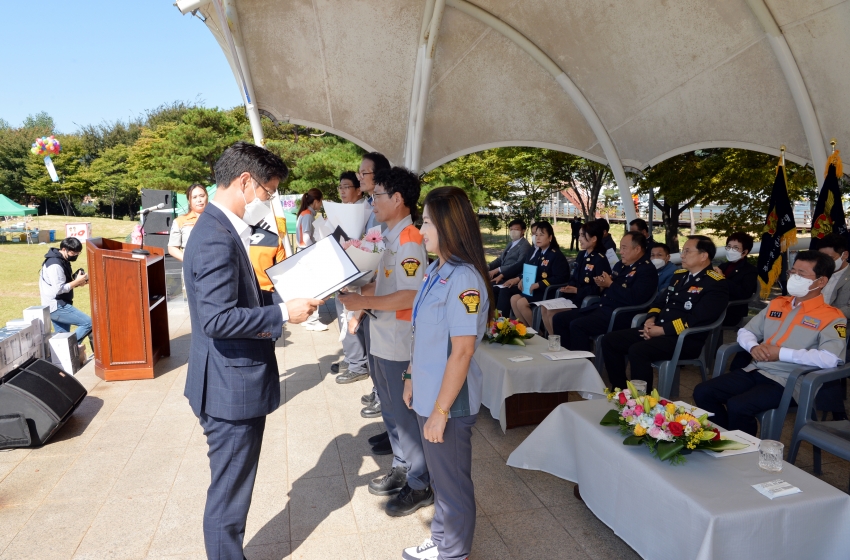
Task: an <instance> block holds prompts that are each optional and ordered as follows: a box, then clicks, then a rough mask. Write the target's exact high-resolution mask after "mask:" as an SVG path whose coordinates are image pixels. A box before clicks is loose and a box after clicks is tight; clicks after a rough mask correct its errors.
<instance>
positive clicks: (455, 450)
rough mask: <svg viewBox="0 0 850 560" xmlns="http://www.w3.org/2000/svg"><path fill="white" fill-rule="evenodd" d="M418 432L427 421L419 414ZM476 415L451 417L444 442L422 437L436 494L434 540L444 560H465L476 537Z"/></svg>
mask: <svg viewBox="0 0 850 560" xmlns="http://www.w3.org/2000/svg"><path fill="white" fill-rule="evenodd" d="M416 418H417V420H418V422H419V431H420V432H422V431H423V430H424V428H425V422H426V421H427V420H428V419H427V418H425V417H424V416H419V415H418V414H417V415H416ZM475 419H476V417H475V416H461V417H458V418H449V421H448V423H447V424H446V430H445V431H444V432H443V443H431V442H430V441H427V440H425V439H424V438H423V440H422V444H423V445H424V446H425V461H426V462H427V463H428V472H429V473H430V474H431V489H432V490H433V491H434V518H433V520H432V521H431V540H432V541H434V543H435V544H436V545H437V550H438V551H439V553H440V559H441V560H464V559H465V558H467V557H468V556H469V553H470V552H471V551H472V537H473V535H474V534H475V488H474V486H473V484H472V426H474V425H475Z"/></svg>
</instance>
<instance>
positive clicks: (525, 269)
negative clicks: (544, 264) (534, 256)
mask: <svg viewBox="0 0 850 560" xmlns="http://www.w3.org/2000/svg"><path fill="white" fill-rule="evenodd" d="M535 280H537V266H536V265H533V264H524V265H522V293H524V294H525V295H527V296H530V295H531V285H532V284H534V281H535Z"/></svg>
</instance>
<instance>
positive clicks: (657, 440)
mask: <svg viewBox="0 0 850 560" xmlns="http://www.w3.org/2000/svg"><path fill="white" fill-rule="evenodd" d="M627 387H628V388H627V389H623V390H622V391H621V390H620V389H619V388H616V389H614V390H613V391H609V390H608V389H606V390H605V394H606V395H607V397H608V401H609V402H613V403H614V405H615V406H616V407H617V408H616V409H615V410H609V411H608V413H607V414H605V416H604V417H603V418H602V421H601V422H600V424H602V425H603V426H618V427H619V428H620V433H622V434H624V435H626V436H627V437H626V439H624V440H623V445H641V444H644V445H646V446H647V447H649V449H650V452H651V453H652V455H654V456H656V457H658V458H659V459H660V460H662V461H670V462H671V463H672V464H674V465H678V464H682V463H684V462H685V461H686V459H685V457H684V456H685V455H686V454H688V453H690V452H691V451H693V450H694V449H708V450H711V451H723V450H725V449H743V448H744V447H746V445H744V444H742V443H738V442H737V441H732V440H728V439H723V438H722V436H721V433H720V430H718V429H717V428H715V427H714V425H713V424H712V423H711V422H709V421H708V415H707V414H703V415H702V416H700V417H699V418H697V417H696V416H694V415H693V414H691V410H689V409H687V408H685V407H683V406H677V405H676V404H675V403H672V402H670V401H668V400H665V399H662V398H661V397H659V396H658V391H656V390H654V389H653V391H652V394H650V395H646V394H644V393H643V392H639V391H637V389H635V387H634V385H632V384H631V382H627Z"/></svg>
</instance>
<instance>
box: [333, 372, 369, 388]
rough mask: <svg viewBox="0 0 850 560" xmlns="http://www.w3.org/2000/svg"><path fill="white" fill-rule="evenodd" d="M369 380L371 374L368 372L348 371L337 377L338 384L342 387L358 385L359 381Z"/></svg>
mask: <svg viewBox="0 0 850 560" xmlns="http://www.w3.org/2000/svg"><path fill="white" fill-rule="evenodd" d="M368 378H369V372H368V371H364V372H356V371H351V370H348V371H346V372H345V373H340V374H339V375H338V376H337V377H336V382H337V383H339V384H340V385H345V384H346V383H356V382H357V381H361V380H363V379H368Z"/></svg>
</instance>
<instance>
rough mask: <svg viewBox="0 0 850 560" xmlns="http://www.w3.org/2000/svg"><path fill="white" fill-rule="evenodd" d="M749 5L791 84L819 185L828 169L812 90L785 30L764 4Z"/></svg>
mask: <svg viewBox="0 0 850 560" xmlns="http://www.w3.org/2000/svg"><path fill="white" fill-rule="evenodd" d="M747 4H748V5H749V6H750V10H751V11H752V12H753V14H754V15H755V16H756V19H758V20H759V23H761V26H762V28H763V29H764V32H765V35H767V41H768V43H770V47H771V48H772V49H773V54H774V55H776V59H777V61H778V62H779V67H780V68H782V74H784V75H785V81H786V82H787V83H788V89H790V90H791V97H793V98H794V104H795V105H796V106H797V113H798V114H799V116H800V121H801V122H802V124H803V131H804V132H805V133H806V141H807V142H808V144H809V152H810V154H811V157H812V165H813V166H814V169H815V179H816V180H817V182H818V183H820V176H819V174H820V173H821V172H822V171H821V170H822V169H826V146H825V145H824V141H823V133H822V132H821V129H820V125H819V124H818V117H817V114H815V108H814V106H813V105H812V99H811V97H810V96H809V90H808V89H807V88H806V83H805V82H804V81H803V75H802V74H800V67H799V66H798V65H797V60H796V59H795V58H794V54H793V53H792V52H791V48H790V47H789V46H788V41H786V40H785V36H784V35H783V34H782V30H781V29H779V26H778V25H777V24H776V20H775V19H774V18H773V14H772V13H771V12H770V9H769V8H768V7H767V5H766V4H765V3H764V0H747Z"/></svg>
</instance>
